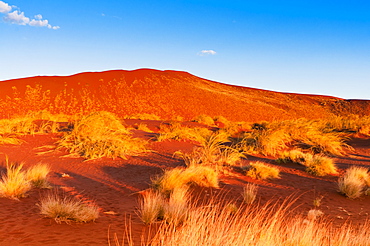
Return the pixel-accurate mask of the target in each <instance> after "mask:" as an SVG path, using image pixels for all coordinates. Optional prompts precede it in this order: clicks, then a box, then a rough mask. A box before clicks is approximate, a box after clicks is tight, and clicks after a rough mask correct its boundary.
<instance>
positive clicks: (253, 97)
mask: <svg viewBox="0 0 370 246" xmlns="http://www.w3.org/2000/svg"><path fill="white" fill-rule="evenodd" d="M43 109H47V110H49V111H50V112H52V113H57V112H63V113H68V114H74V113H78V112H83V113H88V112H91V111H97V110H107V111H110V112H114V113H116V114H118V115H120V116H123V115H131V114H135V113H154V114H157V115H159V116H161V117H163V118H170V117H172V116H182V117H185V119H192V118H194V117H195V116H198V115H200V114H206V115H209V116H218V115H222V116H224V117H226V118H228V119H229V120H233V121H260V120H273V119H292V118H300V117H305V118H321V117H325V116H328V115H329V114H331V113H335V114H350V113H357V114H367V115H370V101H365V100H344V99H340V98H335V97H328V96H316V95H301V94H292V93H278V92H272V91H267V90H260V89H253V88H247V87H240V86H232V85H226V84H222V83H218V82H213V81H209V80H205V79H202V78H199V77H196V76H194V75H191V74H189V73H186V72H178V71H158V70H151V69H139V70H134V71H124V70H116V71H106V72H88V73H81V74H76V75H72V76H65V77H64V76H38V77H32V78H23V79H14V80H7V81H2V82H0V110H1V111H0V117H9V116H12V115H14V114H24V113H25V112H28V111H39V110H43Z"/></svg>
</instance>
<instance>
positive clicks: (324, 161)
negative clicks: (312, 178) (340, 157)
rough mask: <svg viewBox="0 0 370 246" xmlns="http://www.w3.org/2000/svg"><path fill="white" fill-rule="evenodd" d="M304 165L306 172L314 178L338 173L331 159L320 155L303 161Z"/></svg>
mask: <svg viewBox="0 0 370 246" xmlns="http://www.w3.org/2000/svg"><path fill="white" fill-rule="evenodd" d="M304 165H305V166H306V172H308V173H310V174H312V175H316V176H325V175H328V174H337V173H338V172H337V167H336V166H335V164H334V161H333V159H331V158H329V157H325V156H322V155H312V156H309V158H306V159H305V162H304Z"/></svg>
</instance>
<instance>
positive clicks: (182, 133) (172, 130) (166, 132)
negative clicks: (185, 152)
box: [157, 122, 212, 144]
mask: <svg viewBox="0 0 370 246" xmlns="http://www.w3.org/2000/svg"><path fill="white" fill-rule="evenodd" d="M211 133H212V132H211V131H210V130H208V129H207V128H204V127H195V128H192V127H186V126H182V125H181V123H179V122H172V123H170V124H161V125H160V134H159V136H158V139H157V140H158V141H160V142H161V141H164V140H167V139H173V140H190V141H196V142H198V143H200V144H203V143H204V141H205V139H206V137H207V136H209V135H210V134H211Z"/></svg>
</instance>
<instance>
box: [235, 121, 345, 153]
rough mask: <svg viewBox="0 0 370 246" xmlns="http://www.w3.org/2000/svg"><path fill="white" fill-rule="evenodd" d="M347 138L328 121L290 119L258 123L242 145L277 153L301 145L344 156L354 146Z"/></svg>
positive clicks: (253, 151)
mask: <svg viewBox="0 0 370 246" xmlns="http://www.w3.org/2000/svg"><path fill="white" fill-rule="evenodd" d="M345 140H346V137H345V136H344V135H343V134H342V133H339V132H336V131H334V130H333V129H330V128H327V127H326V126H325V122H323V121H318V120H316V121H314V120H306V119H299V120H287V121H276V122H271V123H269V122H262V123H255V124H253V126H252V131H251V132H247V133H245V134H244V136H243V137H242V140H241V141H240V146H241V148H243V150H244V151H246V152H248V153H252V154H253V153H259V154H263V155H271V156H276V155H277V154H278V153H280V152H282V151H284V150H287V149H289V148H290V147H291V146H299V147H301V148H305V149H308V150H310V151H312V152H313V153H322V154H326V155H338V156H341V155H343V154H344V153H345V150H346V149H351V147H350V146H349V145H348V144H346V143H345Z"/></svg>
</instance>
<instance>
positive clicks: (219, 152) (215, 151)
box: [175, 133, 245, 170]
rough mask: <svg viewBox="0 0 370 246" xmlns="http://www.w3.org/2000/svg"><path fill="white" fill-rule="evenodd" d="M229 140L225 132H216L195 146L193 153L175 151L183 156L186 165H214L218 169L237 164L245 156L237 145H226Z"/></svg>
mask: <svg viewBox="0 0 370 246" xmlns="http://www.w3.org/2000/svg"><path fill="white" fill-rule="evenodd" d="M227 142H229V140H228V137H227V135H226V134H224V133H214V134H211V135H208V136H207V137H206V138H205V139H204V143H203V144H202V145H201V146H199V147H196V148H194V150H193V151H192V152H191V153H183V152H181V151H177V152H175V156H178V157H180V158H182V159H183V160H184V161H185V164H186V166H188V167H192V166H200V165H202V166H212V167H213V168H215V169H216V170H218V168H219V167H221V166H235V165H237V164H239V162H240V160H241V159H242V158H243V157H245V155H244V153H242V152H241V151H240V150H238V149H237V148H236V147H235V146H226V145H225V143H227Z"/></svg>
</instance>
